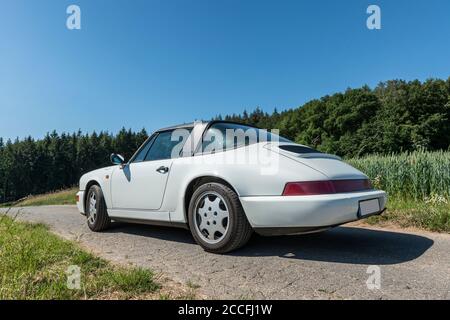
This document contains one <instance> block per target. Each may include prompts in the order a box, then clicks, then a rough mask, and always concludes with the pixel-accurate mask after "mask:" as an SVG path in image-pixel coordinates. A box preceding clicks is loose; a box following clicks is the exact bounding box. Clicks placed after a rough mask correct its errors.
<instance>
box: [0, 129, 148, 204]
mask: <svg viewBox="0 0 450 320" xmlns="http://www.w3.org/2000/svg"><path fill="white" fill-rule="evenodd" d="M146 138H147V132H146V131H145V130H142V131H140V132H138V133H134V132H132V131H131V130H125V129H122V130H121V131H120V132H119V133H118V134H117V135H115V136H113V135H111V134H109V133H106V132H100V134H97V133H96V132H94V133H92V134H91V135H88V134H85V135H83V134H81V132H77V133H74V134H72V135H69V134H66V133H62V134H61V135H58V134H57V133H56V132H52V133H51V134H47V135H46V136H45V137H44V139H42V140H34V139H32V138H31V137H28V138H26V139H24V140H22V141H19V140H16V141H15V142H11V141H7V142H6V144H3V142H2V141H3V140H2V141H0V203H2V202H8V201H15V200H17V199H21V198H23V197H26V196H28V195H31V194H42V193H46V192H49V191H54V190H61V189H66V188H70V187H72V186H74V185H75V184H77V182H78V180H79V178H80V177H81V175H82V174H84V173H86V172H89V171H91V170H93V169H97V168H100V167H103V166H108V165H110V162H109V155H110V154H111V153H113V152H116V153H120V154H122V155H123V156H125V157H126V158H129V157H131V156H132V155H133V153H134V152H135V151H136V150H137V148H138V147H139V146H140V145H141V144H142V143H143V142H144V140H145V139H146Z"/></svg>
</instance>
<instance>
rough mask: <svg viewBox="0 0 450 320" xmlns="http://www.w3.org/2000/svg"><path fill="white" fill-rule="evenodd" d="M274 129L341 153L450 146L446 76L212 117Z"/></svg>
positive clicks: (449, 93)
mask: <svg viewBox="0 0 450 320" xmlns="http://www.w3.org/2000/svg"><path fill="white" fill-rule="evenodd" d="M222 118H223V119H225V120H231V121H238V122H243V123H246V124H251V125H256V126H258V127H262V128H266V129H270V128H274V129H279V130H280V133H281V135H283V136H285V137H287V138H289V139H291V140H293V141H295V142H297V143H301V144H305V145H308V146H311V147H314V148H316V149H318V150H320V151H324V152H328V153H332V154H337V155H340V156H343V157H358V156H363V155H367V154H373V153H378V154H392V153H399V152H405V151H414V150H448V149H449V146H450V78H449V79H448V80H447V81H444V80H439V79H430V80H427V81H425V82H423V83H422V82H420V81H418V80H415V81H410V82H407V81H403V80H392V81H387V82H382V83H380V84H379V85H378V86H377V87H376V88H374V89H371V88H369V87H368V86H363V87H362V88H357V89H347V90H346V91H345V92H343V93H336V94H333V95H327V96H324V97H322V98H320V99H316V100H312V101H309V102H307V103H306V104H304V105H303V106H301V107H299V108H295V109H290V110H286V111H283V112H281V113H279V112H278V111H277V110H276V109H275V110H274V112H273V113H272V114H268V113H267V112H263V111H262V110H261V109H260V108H256V110H255V111H253V112H251V113H247V112H244V113H242V114H239V115H235V114H233V115H227V116H225V117H222V116H221V115H218V116H217V117H216V119H222Z"/></svg>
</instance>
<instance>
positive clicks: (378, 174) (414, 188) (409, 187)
mask: <svg viewBox="0 0 450 320" xmlns="http://www.w3.org/2000/svg"><path fill="white" fill-rule="evenodd" d="M347 162H348V163H349V164H351V165H352V166H354V167H356V168H358V169H360V170H361V171H363V172H364V173H365V174H367V175H368V176H369V177H370V178H371V179H372V182H373V184H374V185H375V187H377V188H379V189H382V190H385V191H387V193H388V194H389V196H393V197H397V198H412V199H419V200H423V199H425V198H427V197H431V196H443V197H446V198H450V152H443V151H435V152H425V151H415V152H411V153H402V154H392V155H387V156H383V155H370V156H366V157H362V158H355V159H349V160H347Z"/></svg>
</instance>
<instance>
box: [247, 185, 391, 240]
mask: <svg viewBox="0 0 450 320" xmlns="http://www.w3.org/2000/svg"><path fill="white" fill-rule="evenodd" d="M371 199H378V201H379V205H380V210H379V211H378V212H374V213H373V214H371V215H376V214H381V213H382V212H383V211H384V210H385V208H386V202H387V195H386V193H385V192H384V191H378V190H374V191H365V192H352V193H343V194H330V195H318V196H295V197H285V196H262V197H241V198H240V200H241V203H242V206H243V208H244V210H245V213H246V215H247V219H248V221H249V222H250V224H251V226H252V227H253V228H254V229H255V230H256V231H257V232H259V233H262V234H268V233H270V234H294V233H309V232H314V231H321V230H325V229H327V228H330V227H334V226H338V225H341V224H344V223H347V222H351V221H355V220H359V219H361V218H362V217H361V216H360V213H359V203H360V202H361V201H364V200H371ZM367 217H368V216H365V217H363V218H367Z"/></svg>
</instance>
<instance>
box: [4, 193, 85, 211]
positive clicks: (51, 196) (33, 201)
mask: <svg viewBox="0 0 450 320" xmlns="http://www.w3.org/2000/svg"><path fill="white" fill-rule="evenodd" d="M77 192H78V189H77V188H72V189H67V190H61V191H55V192H51V193H46V194H41V195H36V196H29V197H26V198H24V199H22V200H19V201H18V202H15V203H4V204H1V205H0V207H10V206H15V207H31V206H50V205H66V204H75V195H76V193H77Z"/></svg>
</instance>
